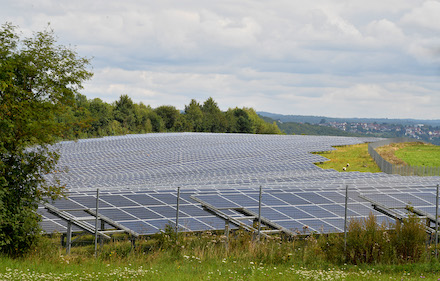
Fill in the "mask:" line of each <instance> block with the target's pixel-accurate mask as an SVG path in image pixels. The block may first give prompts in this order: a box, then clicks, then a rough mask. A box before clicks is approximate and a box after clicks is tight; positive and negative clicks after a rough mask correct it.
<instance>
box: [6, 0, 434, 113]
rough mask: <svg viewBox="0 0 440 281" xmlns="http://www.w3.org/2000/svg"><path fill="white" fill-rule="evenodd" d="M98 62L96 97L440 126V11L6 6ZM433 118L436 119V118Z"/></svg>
mask: <svg viewBox="0 0 440 281" xmlns="http://www.w3.org/2000/svg"><path fill="white" fill-rule="evenodd" d="M0 6H1V7H2V9H1V11H0V17H1V18H3V19H5V20H6V21H12V22H13V23H16V24H19V25H20V26H21V28H23V30H24V31H25V34H31V33H30V32H31V31H32V30H34V31H35V30H41V29H43V28H45V26H46V24H47V22H51V27H52V28H53V29H54V30H55V33H56V34H57V36H58V37H59V39H60V42H61V43H63V44H72V45H74V46H77V50H78V52H79V53H80V54H81V55H83V56H88V57H94V60H93V64H94V72H95V76H94V78H93V80H92V81H89V82H88V83H87V84H86V87H85V89H84V93H85V94H86V95H87V96H89V97H90V98H93V97H100V98H103V99H104V100H106V101H114V100H116V99H117V98H118V97H119V96H120V95H121V94H128V95H130V96H132V97H133V99H134V100H136V101H143V102H144V103H146V104H151V105H152V106H153V107H154V106H159V105H162V104H171V105H175V106H176V107H179V108H183V106H184V105H185V104H187V103H188V102H189V101H190V100H191V98H196V99H197V100H199V101H204V100H205V99H206V98H208V97H209V96H212V97H214V99H215V100H216V101H217V102H218V104H219V106H220V107H221V108H222V109H227V108H228V107H235V106H252V107H254V108H255V109H257V110H265V111H272V112H279V113H284V114H304V115H311V114H314V115H327V116H350V117H353V116H361V117H373V116H374V117H408V118H415V117H417V118H423V117H426V118H440V116H439V115H438V113H437V108H438V107H439V106H440V101H439V97H438V96H439V95H438V92H439V90H440V86H439V79H438V77H439V75H440V73H439V63H440V41H439V39H438V36H437V35H438V31H439V26H440V25H438V24H436V19H437V17H438V15H439V14H440V10H439V9H440V2H438V1H429V0H428V1H426V0H389V1H383V0H370V1H362V0H341V1H330V0H317V1H298V0H295V1H287V0H273V1H268V0H266V1H264V0H263V1H250V0H244V1H232V0H228V1H214V2H212V1H209V2H207V1H200V0H189V1H175V0H169V1H136V0H127V1H124V2H119V1H114V0H107V1H104V0H96V1H91V2H90V1H84V0H79V1H70V2H67V1H55V0H44V1H40V2H38V4H36V3H35V1H34V2H32V1H30V0H16V1H6V0H0ZM436 116H437V117H436Z"/></svg>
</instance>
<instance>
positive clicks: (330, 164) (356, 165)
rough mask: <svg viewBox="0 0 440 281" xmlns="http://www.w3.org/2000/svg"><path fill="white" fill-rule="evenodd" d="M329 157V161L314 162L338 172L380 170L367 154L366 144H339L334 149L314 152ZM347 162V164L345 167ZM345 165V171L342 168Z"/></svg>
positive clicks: (373, 171) (375, 171) (372, 171)
mask: <svg viewBox="0 0 440 281" xmlns="http://www.w3.org/2000/svg"><path fill="white" fill-rule="evenodd" d="M316 154H319V155H321V156H324V157H326V158H328V159H329V161H326V162H322V163H316V165H317V166H319V167H321V168H323V169H335V170H336V171H339V172H345V171H347V172H353V171H359V172H371V173H378V172H380V169H379V167H378V166H377V164H376V163H375V162H374V161H373V159H372V158H371V157H370V154H368V144H366V143H362V144H356V145H350V146H339V147H336V150H332V151H326V152H319V153H316ZM347 164H349V166H348V167H347ZM344 167H345V171H344V170H343V168H344Z"/></svg>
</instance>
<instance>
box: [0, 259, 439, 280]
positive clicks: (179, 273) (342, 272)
mask: <svg viewBox="0 0 440 281" xmlns="http://www.w3.org/2000/svg"><path fill="white" fill-rule="evenodd" d="M439 269H440V266H439V264H438V263H425V264H411V265H401V266H390V265H388V266H387V265H380V266H365V265H363V266H353V265H352V266H348V265H344V266H326V265H321V266H317V265H314V266H305V265H301V264H296V263H295V262H294V261H292V262H285V263H280V264H264V263H261V262H258V261H244V260H240V259H236V258H223V259H207V260H205V259H203V260H202V259H201V258H199V257H197V256H185V255H183V256H176V257H169V256H167V255H166V254H164V255H163V256H159V257H157V260H156V261H150V262H147V263H142V261H137V262H133V261H131V262H129V261H127V260H125V259H122V260H120V261H118V262H109V261H105V260H100V259H98V260H93V259H88V260H85V261H83V262H81V263H77V264H67V263H66V262H65V261H64V262H63V261H62V259H61V260H60V262H58V263H57V262H53V261H51V262H47V261H39V262H33V261H31V260H26V259H22V260H11V259H8V258H1V259H0V280H421V279H425V280H438V279H439V277H440V274H439Z"/></svg>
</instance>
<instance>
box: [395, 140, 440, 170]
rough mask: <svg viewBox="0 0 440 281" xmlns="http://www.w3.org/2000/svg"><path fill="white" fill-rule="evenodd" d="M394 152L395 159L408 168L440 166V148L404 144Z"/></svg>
mask: <svg viewBox="0 0 440 281" xmlns="http://www.w3.org/2000/svg"><path fill="white" fill-rule="evenodd" d="M406 144H407V145H406V146H403V147H401V148H400V149H398V150H396V152H395V155H396V157H397V158H400V159H402V160H403V161H404V162H405V163H406V164H408V165H410V166H428V167H439V166H440V146H437V145H431V144H422V143H406Z"/></svg>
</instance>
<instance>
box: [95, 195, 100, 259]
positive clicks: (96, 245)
mask: <svg viewBox="0 0 440 281" xmlns="http://www.w3.org/2000/svg"><path fill="white" fill-rule="evenodd" d="M98 211H99V188H97V189H96V218H95V257H97V255H98V217H99V216H98V214H99V213H98Z"/></svg>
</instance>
